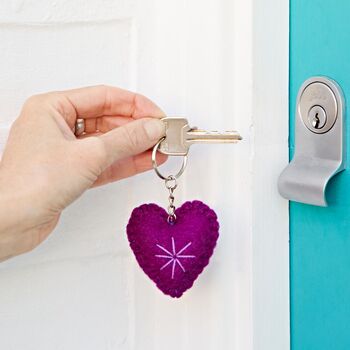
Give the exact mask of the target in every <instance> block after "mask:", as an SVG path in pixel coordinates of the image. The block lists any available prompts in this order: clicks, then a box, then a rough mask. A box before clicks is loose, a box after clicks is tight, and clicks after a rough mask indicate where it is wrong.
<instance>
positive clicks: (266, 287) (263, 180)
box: [251, 0, 290, 350]
mask: <svg viewBox="0 0 350 350" xmlns="http://www.w3.org/2000/svg"><path fill="white" fill-rule="evenodd" d="M252 4H253V9H252V27H253V35H252V48H253V49H252V59H251V62H252V71H253V73H252V77H253V81H252V86H253V88H252V100H253V104H252V105H253V111H252V129H253V130H252V133H253V136H252V138H253V140H252V148H253V152H252V154H253V159H252V196H253V200H252V205H253V210H252V277H253V282H252V303H253V305H252V310H253V311H252V312H253V317H252V319H253V349H259V350H261V349H266V350H267V349H268V350H282V349H289V348H290V316H289V315H290V312H289V304H290V303H289V299H290V292H289V204H288V201H286V200H284V199H282V198H281V197H280V196H279V195H278V193H277V179H278V176H279V174H280V172H281V170H282V169H283V168H284V166H285V165H286V164H288V161H289V152H288V136H289V1H287V0H281V1H274V0H264V1H261V0H252Z"/></svg>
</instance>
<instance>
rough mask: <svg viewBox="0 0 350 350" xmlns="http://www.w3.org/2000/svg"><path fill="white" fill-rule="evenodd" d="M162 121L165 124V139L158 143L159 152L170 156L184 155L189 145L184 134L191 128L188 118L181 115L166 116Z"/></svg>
mask: <svg viewBox="0 0 350 350" xmlns="http://www.w3.org/2000/svg"><path fill="white" fill-rule="evenodd" d="M162 121H163V122H164V124H165V140H164V141H163V142H162V143H161V144H160V145H159V152H161V153H164V154H167V155H170V156H185V155H187V153H188V150H189V145H188V144H187V143H186V140H185V139H184V135H186V133H187V132H188V131H189V130H190V129H191V128H190V126H189V125H188V120H187V119H186V118H182V117H166V118H163V119H162Z"/></svg>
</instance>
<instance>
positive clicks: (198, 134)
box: [185, 129, 242, 145]
mask: <svg viewBox="0 0 350 350" xmlns="http://www.w3.org/2000/svg"><path fill="white" fill-rule="evenodd" d="M185 139H186V143H187V144H191V145H192V144H195V143H237V142H238V141H240V140H242V137H241V135H240V134H239V133H238V132H237V131H225V132H218V131H205V130H199V129H191V130H189V131H187V133H186V137H185Z"/></svg>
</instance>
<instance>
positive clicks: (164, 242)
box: [127, 118, 240, 298]
mask: <svg viewBox="0 0 350 350" xmlns="http://www.w3.org/2000/svg"><path fill="white" fill-rule="evenodd" d="M163 120H164V122H165V124H166V130H167V132H166V137H165V138H163V139H161V140H159V142H158V143H157V144H156V145H155V146H154V148H153V152H152V164H153V168H154V170H155V172H156V174H157V175H158V176H159V177H160V178H161V179H162V180H164V182H165V187H166V188H167V190H168V191H169V197H168V199H169V206H168V210H167V211H165V210H164V209H163V208H161V207H159V206H158V205H156V204H143V205H141V206H139V207H138V208H135V209H134V210H133V212H132V214H131V217H130V219H129V223H128V225H127V236H128V239H129V243H130V247H131V249H132V251H133V252H134V255H135V257H136V260H137V262H138V264H139V265H140V267H141V269H142V270H143V271H144V272H145V274H146V275H147V276H148V277H149V278H150V279H151V280H152V281H153V282H154V283H155V284H156V285H157V287H158V288H159V289H160V290H161V291H162V292H163V293H164V294H167V295H169V296H171V297H173V298H179V297H181V296H182V295H183V293H184V292H185V291H186V290H188V289H189V288H191V287H192V286H193V283H194V281H195V280H196V279H197V278H198V276H199V275H200V274H201V273H202V271H203V270H204V268H205V267H206V266H207V265H208V264H209V259H210V257H211V256H212V255H213V252H214V248H215V246H216V242H217V239H218V237H219V223H218V220H217V216H216V214H215V212H214V211H213V210H212V209H210V208H209V207H208V206H207V205H206V204H204V203H203V202H201V201H198V200H195V201H192V202H185V203H184V204H183V205H182V206H181V207H180V208H177V209H176V208H175V205H174V199H175V197H174V190H175V189H176V188H177V179H178V178H179V177H180V176H181V174H182V173H183V172H184V170H185V167H186V164H187V152H188V148H189V145H190V144H191V143H187V142H186V138H187V137H198V135H197V134H198V133H199V134H200V135H202V134H203V135H202V136H203V137H204V139H208V138H210V137H212V138H213V139H214V140H216V141H218V139H220V140H224V142H231V141H232V142H235V141H237V140H239V139H240V136H239V135H238V134H237V133H235V132H232V133H228V134H227V135H226V134H225V135H222V134H218V133H213V134H211V133H208V132H203V131H199V130H198V129H189V127H188V125H187V120H186V119H184V118H179V119H176V118H164V119H163ZM184 132H185V133H187V134H186V135H185V134H183V133H184ZM191 133H192V134H191ZM194 133H195V134H196V133H197V134H196V135H194ZM159 147H160V148H159ZM158 148H159V150H160V151H161V152H162V153H165V154H167V155H175V156H183V163H182V166H181V169H180V170H179V172H178V173H177V174H176V175H169V176H164V175H162V173H161V172H160V171H159V169H158V165H157V161H156V155H157V151H158Z"/></svg>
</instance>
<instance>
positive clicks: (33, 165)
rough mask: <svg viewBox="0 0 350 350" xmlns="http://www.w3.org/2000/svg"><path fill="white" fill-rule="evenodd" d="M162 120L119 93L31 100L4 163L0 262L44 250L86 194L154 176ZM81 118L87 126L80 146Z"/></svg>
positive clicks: (86, 91) (102, 90)
mask: <svg viewBox="0 0 350 350" xmlns="http://www.w3.org/2000/svg"><path fill="white" fill-rule="evenodd" d="M163 116H164V113H163V112H162V111H161V110H160V109H159V108H158V107H157V106H156V105H155V104H153V103H152V102H151V101H150V100H148V99H147V98H146V97H143V96H141V95H138V94H134V93H131V92H129V91H125V90H121V89H118V88H114V87H105V86H97V87H88V88H82V89H76V90H70V91H62V92H52V93H47V94H42V95H37V96H33V97H31V98H29V100H28V101H27V102H26V103H25V105H24V106H23V109H22V111H21V114H20V116H19V118H18V119H17V120H16V121H15V122H14V124H13V126H12V128H11V130H10V134H9V138H8V142H7V145H6V147H5V151H4V154H3V157H2V160H1V163H0V259H1V260H3V259H6V258H8V257H11V256H14V255H18V254H21V253H23V252H26V251H29V250H31V249H33V248H34V247H36V246H37V245H38V244H39V243H41V242H42V241H43V240H44V239H45V238H46V237H47V236H48V235H49V233H50V232H51V231H52V230H53V229H54V227H55V226H56V224H57V221H58V219H59V217H60V214H61V212H62V210H63V209H64V208H66V207H67V206H68V205H69V204H70V203H72V202H73V201H74V200H75V199H77V198H78V197H79V196H80V195H81V194H82V193H83V192H84V191H85V190H87V189H88V188H90V187H92V186H98V185H102V184H106V183H108V182H111V181H116V180H119V179H122V178H125V177H128V176H132V175H135V174H137V173H140V172H142V171H145V170H148V169H150V168H151V155H150V151H148V150H149V149H150V148H151V147H152V146H153V145H154V144H155V143H156V142H157V141H158V140H159V139H160V138H161V137H162V136H163V135H164V125H163V122H161V121H160V120H159V118H161V117H163ZM77 118H83V119H84V120H85V131H86V134H84V135H83V136H81V137H79V138H76V137H75V135H74V133H73V131H72V130H73V129H74V126H75V122H76V119H77ZM163 161H165V157H164V156H163V157H159V162H160V163H161V162H163Z"/></svg>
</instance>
